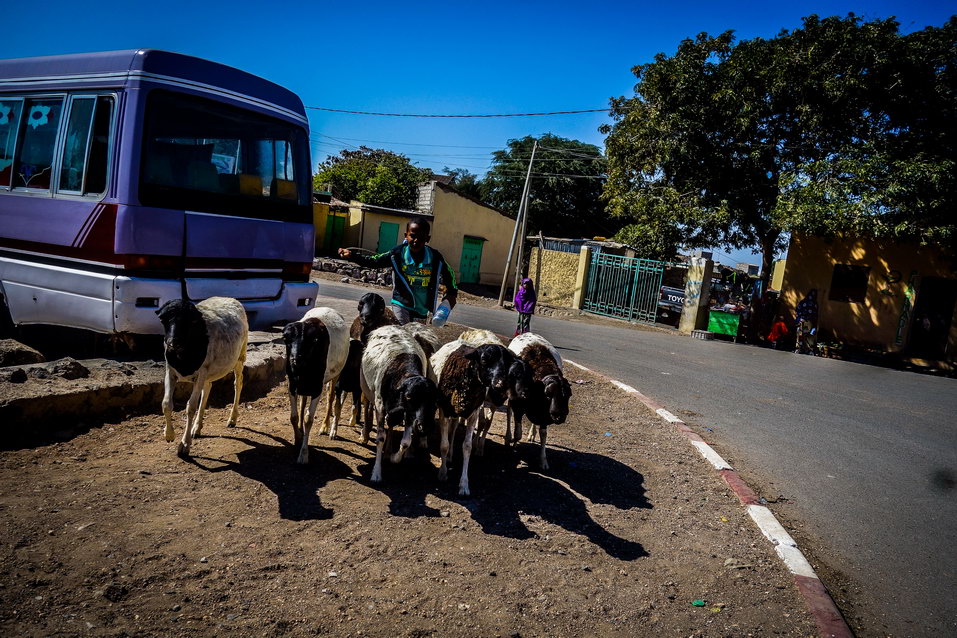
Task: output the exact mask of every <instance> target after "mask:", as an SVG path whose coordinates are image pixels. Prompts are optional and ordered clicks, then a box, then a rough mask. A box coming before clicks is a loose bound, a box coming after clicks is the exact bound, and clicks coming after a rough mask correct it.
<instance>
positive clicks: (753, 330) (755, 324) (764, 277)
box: [748, 230, 781, 344]
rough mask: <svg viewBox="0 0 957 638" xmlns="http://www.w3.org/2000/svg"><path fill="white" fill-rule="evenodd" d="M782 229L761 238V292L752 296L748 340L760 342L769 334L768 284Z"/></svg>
mask: <svg viewBox="0 0 957 638" xmlns="http://www.w3.org/2000/svg"><path fill="white" fill-rule="evenodd" d="M780 235H781V233H780V231H777V230H773V231H771V232H769V233H768V234H767V235H765V236H764V237H762V238H761V294H760V295H753V296H752V297H751V320H750V321H749V322H748V328H749V330H748V342H749V343H755V344H756V343H759V342H760V339H761V338H762V337H764V336H765V335H767V334H768V329H769V328H770V319H771V317H766V316H765V315H766V314H767V310H768V308H767V304H768V286H769V284H770V283H771V265H772V264H773V263H774V245H775V244H776V243H777V241H778V237H780Z"/></svg>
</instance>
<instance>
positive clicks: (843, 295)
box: [828, 264, 871, 303]
mask: <svg viewBox="0 0 957 638" xmlns="http://www.w3.org/2000/svg"><path fill="white" fill-rule="evenodd" d="M870 272H871V267H870V266H849V265H846V264H838V265H836V266H834V275H833V276H832V277H831V294H830V295H829V296H828V299H830V300H831V301H847V302H849V303H862V302H863V301H864V295H865V294H866V293H867V278H868V276H869V275H870Z"/></svg>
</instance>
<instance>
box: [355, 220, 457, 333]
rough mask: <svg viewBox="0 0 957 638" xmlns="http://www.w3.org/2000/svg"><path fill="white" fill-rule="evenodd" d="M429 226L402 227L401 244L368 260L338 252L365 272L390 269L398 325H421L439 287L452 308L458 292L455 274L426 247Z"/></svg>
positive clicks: (412, 223) (416, 223)
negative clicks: (365, 269) (419, 323)
mask: <svg viewBox="0 0 957 638" xmlns="http://www.w3.org/2000/svg"><path fill="white" fill-rule="evenodd" d="M431 232H432V226H431V224H429V220H427V219H425V218H424V217H413V218H412V219H410V220H409V223H407V224H406V225H405V241H403V242H402V243H401V244H399V245H398V246H396V247H395V248H393V249H392V250H390V251H388V252H384V253H380V254H378V255H372V256H371V257H365V256H363V255H359V254H355V253H353V251H351V250H349V249H348V248H340V249H339V256H340V257H342V258H343V259H348V260H349V261H352V262H354V263H357V264H359V265H360V266H365V267H366V268H383V267H385V266H391V267H392V311H393V312H394V313H395V316H396V319H398V320H399V323H400V324H406V323H409V322H410V321H418V322H424V321H425V320H426V318H427V317H428V315H429V313H430V312H434V311H435V299H436V296H437V295H438V291H439V283H440V280H441V283H442V284H443V285H444V286H445V296H444V297H443V300H444V301H445V300H447V301H448V302H449V306H450V307H452V308H454V307H455V300H456V297H457V296H458V288H457V286H456V284H455V273H453V272H452V269H451V268H449V264H448V262H447V261H445V257H443V256H442V253H440V252H439V251H437V250H436V249H434V248H432V247H431V246H429V245H428V243H429V240H430V239H432V236H431Z"/></svg>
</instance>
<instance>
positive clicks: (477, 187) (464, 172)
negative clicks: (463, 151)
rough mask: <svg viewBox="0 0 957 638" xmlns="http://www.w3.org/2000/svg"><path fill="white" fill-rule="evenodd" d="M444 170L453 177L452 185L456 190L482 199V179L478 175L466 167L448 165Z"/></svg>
mask: <svg viewBox="0 0 957 638" xmlns="http://www.w3.org/2000/svg"><path fill="white" fill-rule="evenodd" d="M443 172H444V173H445V174H446V175H448V176H449V177H451V178H452V186H454V187H455V190H457V191H458V192H460V193H462V194H463V195H467V196H468V197H471V198H473V199H477V200H479V201H482V180H481V179H479V176H478V175H476V174H475V173H473V172H471V171H469V170H468V169H465V168H449V167H448V166H446V167H445V168H444V169H443Z"/></svg>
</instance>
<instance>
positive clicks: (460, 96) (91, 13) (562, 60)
mask: <svg viewBox="0 0 957 638" xmlns="http://www.w3.org/2000/svg"><path fill="white" fill-rule="evenodd" d="M848 12H854V13H856V14H857V15H860V16H863V17H865V18H867V19H874V18H887V17H891V16H895V17H896V18H897V19H898V21H899V22H900V23H901V29H902V30H903V31H905V32H909V31H914V30H918V29H921V28H923V27H925V26H928V25H935V26H939V25H941V24H943V23H944V22H945V21H946V19H947V18H948V17H949V16H950V15H951V14H953V13H957V6H955V4H954V3H953V2H943V1H933V2H930V1H920V0H917V1H911V2H903V1H900V0H897V1H881V2H838V1H834V2H803V3H793V4H792V3H786V2H731V1H729V2H724V3H715V2H710V1H709V2H684V3H675V4H670V3H662V2H600V3H598V2H595V3H590V2H565V1H563V0H553V1H551V2H537V1H535V2H521V1H514V0H513V1H512V2H498V1H487V2H483V3H461V4H460V5H458V6H456V5H454V4H452V3H448V2H441V3H438V2H408V3H400V2H379V1H377V0H370V1H366V2H341V1H339V2H261V1H260V2H248V1H246V0H236V1H234V2H229V3H225V2H213V1H208V2H202V1H193V2H181V1H179V0H169V1H167V2H164V3H133V2H129V1H125V2H116V1H114V0H98V1H97V2H92V3H86V4H77V3H76V2H62V1H61V0H48V1H47V2H43V3H39V4H30V3H24V2H15V3H13V4H12V5H10V6H9V7H8V8H7V9H6V10H5V12H4V18H3V20H2V22H0V24H2V30H3V37H2V38H0V58H11V57H24V56H34V55H53V54H59V53H75V52H82V51H103V50H111V49H134V48H143V47H145V48H158V49H167V50H171V51H177V52H181V53H187V54H190V55H196V56H199V57H203V58H208V59H211V60H215V61H217V62H222V63H225V64H229V65H232V66H235V67H238V68H241V69H243V70H246V71H250V72H252V73H255V74H257V75H261V76H263V77H265V78H268V79H270V80H272V81H274V82H277V83H279V84H281V85H283V86H285V87H287V88H289V89H292V90H293V91H295V92H296V93H298V94H299V96H300V97H301V98H302V100H303V103H304V104H306V105H307V106H318V107H327V108H336V109H347V110H358V111H377V112H394V113H435V114H485V113H527V112H541V111H559V110H578V109H596V108H605V107H607V106H608V98H609V97H611V96H619V95H632V94H633V86H634V79H635V78H634V75H632V73H631V67H633V66H635V65H636V64H642V63H646V62H649V61H651V60H652V59H653V57H654V55H655V54H656V53H658V52H664V53H667V54H672V53H674V51H675V49H676V47H677V45H678V43H679V42H680V41H681V40H682V39H683V38H686V37H690V36H694V35H695V34H697V33H699V32H702V31H705V32H708V33H711V34H717V33H720V32H723V31H726V30H733V31H734V32H735V33H736V35H737V37H738V38H740V39H747V38H752V37H756V36H761V37H772V36H774V35H775V34H776V33H777V32H779V31H780V30H781V29H783V28H788V29H792V28H795V27H798V26H800V19H801V17H802V16H806V15H810V14H812V13H817V14H818V15H821V16H826V15H842V16H843V15H846V14H847V13H848ZM309 117H310V122H311V129H312V133H311V137H312V152H313V162H314V163H316V162H318V161H321V160H322V159H324V158H325V156H326V155H327V154H335V153H337V152H338V151H339V150H340V149H342V148H352V147H355V146H358V145H360V144H366V145H368V146H373V147H378V148H387V149H390V150H393V151H396V152H400V153H404V154H405V155H408V156H409V157H410V159H412V160H413V161H414V162H415V163H416V164H418V165H419V166H422V167H428V168H431V169H433V170H435V171H441V170H442V169H443V168H444V167H446V166H448V167H452V168H455V167H460V168H466V169H468V170H470V171H472V172H473V173H479V174H481V173H483V172H484V171H485V169H487V168H488V165H489V157H490V155H489V154H490V153H491V152H492V151H494V150H496V149H501V148H504V147H505V145H506V143H507V141H508V140H509V139H513V138H518V137H524V136H525V135H540V134H542V133H553V134H555V135H560V136H562V137H567V138H573V139H578V140H581V141H584V142H588V143H591V144H595V145H597V146H599V147H602V143H603V136H602V135H601V134H600V133H599V132H598V130H597V129H598V127H599V126H600V125H601V124H602V123H604V122H606V121H608V118H607V115H606V114H604V113H589V114H581V115H565V116H550V117H509V118H480V119H424V118H391V117H374V116H365V115H347V114H337V113H326V112H322V111H315V110H311V111H310V112H309ZM718 257H719V258H721V256H720V255H718ZM731 257H734V258H735V260H738V258H739V257H740V260H742V261H744V260H747V261H751V259H750V258H749V256H748V255H747V253H740V254H739V253H737V252H736V253H735V254H734V255H731ZM726 261H730V259H728V260H726Z"/></svg>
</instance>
